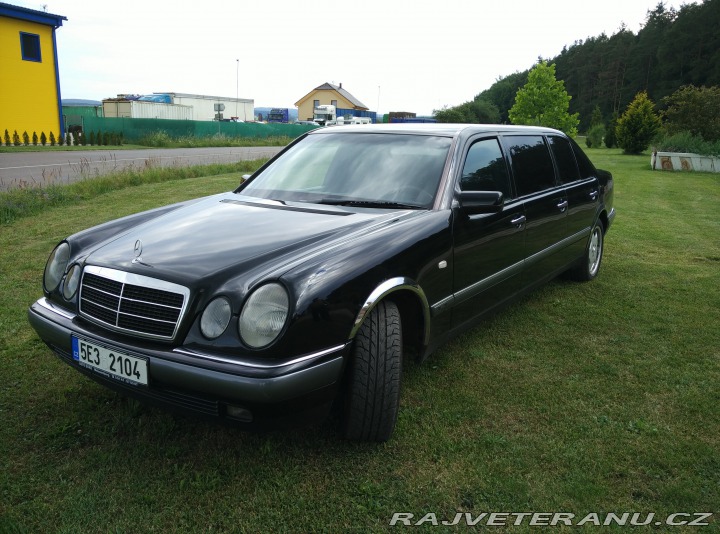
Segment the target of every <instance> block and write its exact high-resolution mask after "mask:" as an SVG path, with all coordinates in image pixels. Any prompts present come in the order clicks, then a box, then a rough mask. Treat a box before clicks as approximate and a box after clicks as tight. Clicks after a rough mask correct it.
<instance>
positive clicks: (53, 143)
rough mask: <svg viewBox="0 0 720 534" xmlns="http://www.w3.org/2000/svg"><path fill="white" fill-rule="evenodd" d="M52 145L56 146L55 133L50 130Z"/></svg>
mask: <svg viewBox="0 0 720 534" xmlns="http://www.w3.org/2000/svg"><path fill="white" fill-rule="evenodd" d="M50 146H55V134H54V133H52V132H50Z"/></svg>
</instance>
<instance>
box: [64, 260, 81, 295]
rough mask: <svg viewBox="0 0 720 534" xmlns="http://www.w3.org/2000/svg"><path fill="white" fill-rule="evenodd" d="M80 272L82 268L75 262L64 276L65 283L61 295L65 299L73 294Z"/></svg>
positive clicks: (77, 284)
mask: <svg viewBox="0 0 720 534" xmlns="http://www.w3.org/2000/svg"><path fill="white" fill-rule="evenodd" d="M81 272H82V269H81V268H80V266H79V265H78V264H77V263H76V264H75V265H73V266H72V267H70V272H68V274H67V276H66V277H65V285H63V297H65V298H66V299H67V300H70V299H71V298H73V297H74V296H75V293H76V292H77V289H78V286H79V285H80V273H81Z"/></svg>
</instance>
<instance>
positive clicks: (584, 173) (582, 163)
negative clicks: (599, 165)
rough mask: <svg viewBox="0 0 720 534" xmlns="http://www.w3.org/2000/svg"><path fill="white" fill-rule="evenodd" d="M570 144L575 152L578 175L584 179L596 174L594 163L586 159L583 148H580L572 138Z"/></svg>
mask: <svg viewBox="0 0 720 534" xmlns="http://www.w3.org/2000/svg"><path fill="white" fill-rule="evenodd" d="M570 144H571V145H572V147H573V151H574V152H575V159H577V162H578V167H580V177H581V178H583V179H584V178H592V177H594V176H597V171H596V170H595V165H593V164H592V162H591V161H590V160H589V159H588V157H587V156H586V155H585V152H583V149H582V148H580V147H579V146H578V144H577V143H576V142H575V141H573V140H572V139H570Z"/></svg>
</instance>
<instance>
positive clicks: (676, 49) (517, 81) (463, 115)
mask: <svg viewBox="0 0 720 534" xmlns="http://www.w3.org/2000/svg"><path fill="white" fill-rule="evenodd" d="M543 61H544V62H547V63H548V64H554V65H555V71H556V76H557V78H558V79H559V80H562V81H563V82H564V84H565V89H566V90H567V92H568V94H569V95H570V96H571V97H572V98H571V100H570V104H569V112H570V114H575V113H577V114H578V116H579V120H580V123H579V128H580V130H581V131H585V130H587V129H588V128H589V127H590V125H591V121H592V120H593V112H595V113H596V115H597V110H598V109H599V111H600V114H601V115H602V117H603V118H604V120H605V121H610V120H612V118H613V117H618V116H620V115H621V114H622V113H623V111H624V110H625V109H626V108H627V107H628V105H629V104H630V103H631V102H632V101H633V100H634V98H635V96H636V95H637V94H638V93H641V92H645V93H647V95H648V97H649V99H650V100H651V101H653V102H655V103H661V102H663V101H667V100H664V99H666V97H669V96H670V95H672V94H673V93H675V92H676V91H677V90H678V89H680V88H681V87H683V86H686V85H693V86H696V87H703V86H707V87H710V86H715V85H720V0H704V1H702V2H700V3H692V4H684V5H682V6H681V7H680V8H679V9H678V10H675V9H673V8H668V7H666V5H665V4H664V3H663V2H660V3H658V4H657V6H656V7H655V8H654V9H653V10H649V11H648V12H647V16H646V19H645V23H644V24H643V26H642V28H641V29H640V30H639V32H638V33H637V34H634V33H633V32H632V31H630V30H628V29H627V28H626V27H625V26H624V25H623V26H621V27H620V29H619V30H618V31H617V32H616V33H615V34H613V35H611V36H610V37H608V36H607V35H605V34H604V33H603V34H601V35H600V36H597V37H589V38H588V39H586V40H585V41H576V42H575V43H574V44H573V45H571V46H570V47H565V48H563V50H562V52H561V53H560V54H559V55H558V56H556V57H554V58H552V59H546V60H543V58H539V62H543ZM529 72H530V69H528V70H526V71H524V72H516V73H513V74H510V75H508V76H506V77H503V78H500V79H498V80H497V81H496V82H495V83H494V84H493V85H492V86H491V87H490V88H488V89H487V90H485V91H482V92H481V93H479V94H478V95H477V96H476V97H475V98H474V99H473V100H472V101H470V102H465V103H464V104H461V105H459V106H455V107H451V108H445V109H442V110H436V111H435V116H436V117H437V118H438V120H441V121H443V122H484V123H492V122H500V123H506V122H510V117H509V111H510V109H511V108H512V107H513V104H514V103H515V96H516V94H517V92H518V90H519V89H521V88H522V87H523V86H525V84H526V83H527V82H528V74H529Z"/></svg>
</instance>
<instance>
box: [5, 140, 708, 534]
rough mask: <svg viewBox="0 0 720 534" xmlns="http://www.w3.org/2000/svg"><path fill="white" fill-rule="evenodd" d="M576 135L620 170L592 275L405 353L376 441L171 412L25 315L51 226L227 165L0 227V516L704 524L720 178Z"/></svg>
mask: <svg viewBox="0 0 720 534" xmlns="http://www.w3.org/2000/svg"><path fill="white" fill-rule="evenodd" d="M588 153H589V155H590V157H591V159H593V161H594V162H595V163H596V165H597V166H598V167H601V168H606V169H608V170H610V171H612V172H613V174H614V176H615V183H616V208H617V211H618V216H617V218H616V221H615V223H614V225H613V227H612V228H611V229H610V232H609V233H608V235H607V239H606V249H605V258H604V260H603V265H602V268H601V274H600V277H599V278H598V279H597V280H596V281H594V282H592V283H589V284H578V283H571V282H565V281H555V282H552V283H550V284H549V285H547V286H545V287H544V288H542V289H540V290H538V291H536V292H535V293H533V294H531V295H530V296H528V297H527V298H525V299H524V300H522V301H521V302H519V303H517V304H515V305H513V306H512V307H510V308H508V309H506V310H505V311H503V312H502V313H500V314H499V315H497V316H496V317H494V318H493V319H491V320H488V321H486V322H484V323H483V324H481V325H480V326H478V327H477V328H475V329H474V330H472V331H470V332H468V333H467V334H465V335H463V336H462V337H460V338H458V339H456V340H455V341H454V342H452V343H451V344H449V345H448V346H446V347H445V348H444V349H442V350H441V351H439V352H438V353H437V354H435V355H434V356H433V357H432V358H431V359H430V360H428V361H427V362H425V363H424V364H423V365H421V366H416V365H409V366H408V367H407V368H406V372H405V375H404V377H403V379H404V384H403V393H402V404H401V410H400V416H399V420H398V426H397V429H396V432H395V434H394V436H393V438H392V439H391V440H390V441H389V442H387V443H385V444H382V445H368V444H355V443H348V442H345V441H342V440H340V439H339V438H338V434H337V433H336V428H335V423H334V422H333V421H328V422H324V423H321V424H318V425H316V426H314V427H311V428H306V429H300V430H294V431H285V432H276V433H269V434H249V433H243V432H241V431H239V430H237V429H234V428H227V427H222V426H215V425H213V424H210V423H205V422H201V421H197V420H193V419H186V418H182V417H178V416H174V415H170V414H168V413H166V412H163V411H161V410H158V409H154V408H150V407H147V406H145V405H143V404H140V403H137V402H135V401H130V400H128V399H125V398H123V397H121V396H118V395H116V394H115V393H113V392H110V391H108V390H106V389H104V388H102V387H101V386H99V385H97V384H95V383H94V382H92V381H90V380H89V379H87V378H85V377H84V376H82V375H80V374H79V373H77V372H75V371H73V370H72V369H70V368H69V367H67V366H66V365H65V364H63V363H61V362H60V361H59V360H58V359H57V358H56V357H55V356H53V354H52V353H51V352H50V350H49V349H47V348H46V347H45V346H44V345H43V344H42V343H41V342H40V341H39V340H38V338H37V337H36V335H35V334H34V332H33V331H32V329H31V328H30V327H29V325H28V323H27V320H26V310H27V307H28V306H29V305H30V304H31V303H32V302H33V301H34V300H35V299H37V298H38V297H39V296H40V295H41V292H42V291H41V277H42V271H43V267H44V265H45V260H46V259H47V256H48V254H49V253H50V251H51V250H52V248H53V246H54V245H55V244H56V243H57V241H59V240H60V239H62V238H63V237H65V236H66V235H68V234H71V233H73V232H76V231H78V230H81V229H83V228H86V227H88V226H90V225H93V224H97V223H100V222H102V221H105V220H108V219H111V218H115V217H118V216H122V215H125V214H129V213H132V212H136V211H138V210H141V209H147V208H151V207H153V206H156V205H161V204H166V203H170V202H176V201H179V200H183V199H186V198H192V197H196V196H201V195H206V194H211V193H214V192H218V191H223V190H229V189H231V188H233V187H234V186H235V185H236V184H237V183H238V182H239V179H240V178H239V176H240V174H241V172H235V173H231V174H224V175H218V176H212V177H199V178H192V179H184V180H178V181H167V182H162V183H148V184H143V185H138V186H133V187H127V188H125V189H122V190H118V191H110V192H105V193H100V194H97V195H95V196H88V197H82V198H80V197H77V198H75V197H73V198H72V199H71V201H70V202H69V203H68V204H67V205H65V204H61V205H59V206H51V207H47V208H46V209H42V210H38V211H35V212H34V215H32V216H31V217H22V218H18V219H16V220H15V221H14V222H10V223H8V224H5V225H3V226H0V249H1V250H2V251H3V253H2V255H0V294H1V295H2V297H1V298H2V301H1V302H2V306H1V307H0V365H1V369H2V375H1V376H2V382H0V423H1V424H0V462H1V463H0V532H5V531H8V532H28V533H36V532H67V533H78V532H119V533H137V532H161V533H166V532H192V533H195V532H316V531H318V532H319V531H324V532H367V531H382V530H387V529H388V528H389V522H390V519H391V518H392V516H393V513H394V512H407V513H413V514H414V521H418V520H420V519H421V518H422V517H423V516H424V515H425V514H427V513H434V514H436V517H437V520H438V521H443V520H448V521H451V520H452V519H453V518H454V516H455V514H456V513H457V512H463V513H465V512H467V513H470V514H472V516H477V515H478V514H480V513H482V512H498V513H503V512H504V513H522V512H565V513H572V514H575V516H576V517H578V518H582V517H584V516H586V515H587V514H590V513H593V512H594V513H597V514H599V517H600V520H601V521H602V520H603V518H604V517H605V514H607V513H609V512H613V513H616V514H618V515H621V514H622V513H624V512H629V513H631V514H632V513H639V514H640V519H641V520H642V519H643V518H646V517H647V515H648V514H649V513H654V514H655V516H654V517H655V518H654V520H653V522H652V523H654V521H655V520H657V521H663V520H664V519H665V518H666V516H668V515H670V514H673V513H689V514H693V513H699V512H714V517H713V518H712V519H711V525H710V526H709V527H704V529H702V531H703V532H710V531H717V530H718V528H717V527H718V524H719V521H718V520H719V519H720V517H718V514H720V510H718V503H719V502H720V415H719V414H720V408H719V406H720V387H719V386H718V384H720V290H719V289H718V288H719V287H720V276H719V275H720V238H719V237H718V236H720V217H718V213H719V211H720V176H719V175H710V174H699V173H698V174H671V173H661V172H652V171H650V170H649V160H650V158H649V156H647V155H644V156H637V157H635V156H622V155H620V153H619V151H614V150H589V151H588ZM680 519H683V517H681V518H680ZM685 519H686V520H687V519H692V518H685ZM513 520H514V518H511V519H510V520H508V524H511V523H512V521H513ZM652 523H651V524H650V526H647V527H642V528H643V529H647V530H653V531H656V532H662V531H664V530H666V529H667V527H663V526H654V525H653V524H652ZM480 524H481V525H482V524H483V523H480ZM441 528H443V527H434V526H432V525H431V522H430V520H428V522H426V523H425V524H424V525H423V526H421V527H418V528H417V529H413V531H416V530H420V531H425V530H428V531H438V529H441ZM445 528H448V527H445ZM616 528H617V530H622V529H621V528H618V527H616ZM395 529H399V530H403V528H402V527H395ZM532 529H533V527H531V526H529V525H528V520H525V522H524V523H523V525H522V526H519V527H506V528H505V529H503V528H500V529H496V530H498V531H502V530H509V531H512V532H527V531H530V530H532ZM556 529H557V530H558V531H570V530H571V527H556ZM406 530H407V529H406ZM672 531H673V532H684V531H688V532H689V531H694V529H693V528H691V527H674V528H673V529H672Z"/></svg>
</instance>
